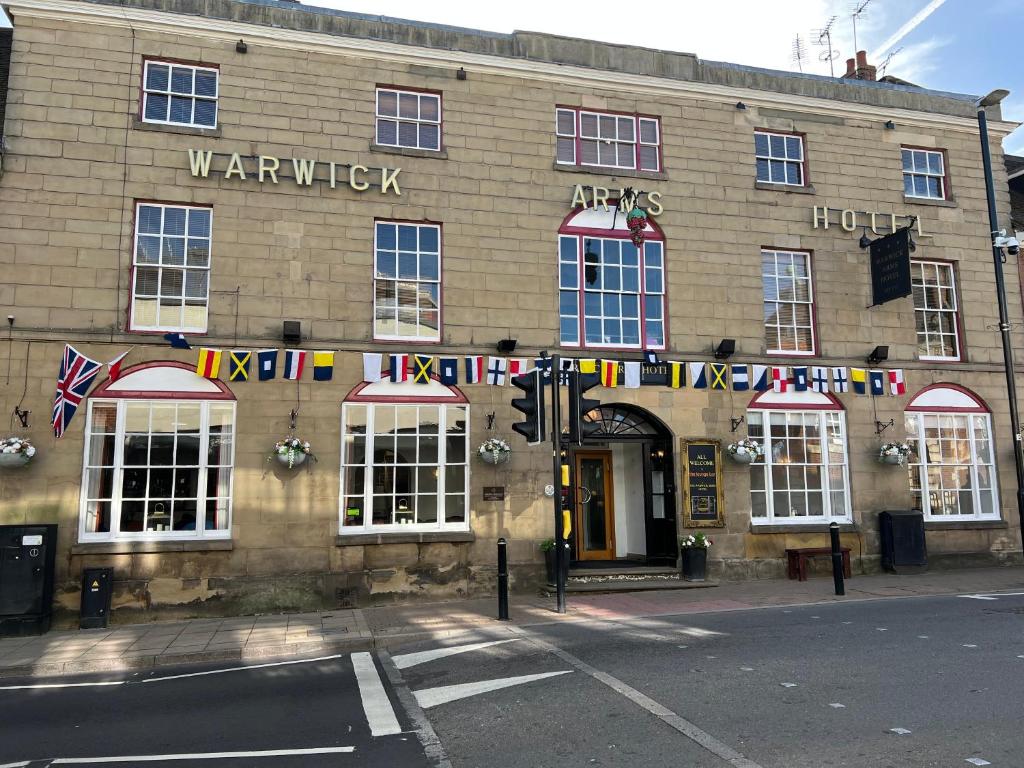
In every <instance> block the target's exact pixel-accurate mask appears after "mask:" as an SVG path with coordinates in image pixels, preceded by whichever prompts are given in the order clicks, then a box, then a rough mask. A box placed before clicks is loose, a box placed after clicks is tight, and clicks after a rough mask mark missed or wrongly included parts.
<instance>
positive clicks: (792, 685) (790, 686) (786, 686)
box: [779, 683, 796, 688]
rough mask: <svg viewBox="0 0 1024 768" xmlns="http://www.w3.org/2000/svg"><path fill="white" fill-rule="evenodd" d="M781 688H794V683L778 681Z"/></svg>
mask: <svg viewBox="0 0 1024 768" xmlns="http://www.w3.org/2000/svg"><path fill="white" fill-rule="evenodd" d="M779 685H781V686H782V687H783V688H796V683H779Z"/></svg>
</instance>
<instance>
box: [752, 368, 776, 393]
mask: <svg viewBox="0 0 1024 768" xmlns="http://www.w3.org/2000/svg"><path fill="white" fill-rule="evenodd" d="M753 378H754V391H755V392H767V391H768V390H769V389H771V386H772V377H771V372H770V371H769V369H768V366H767V365H755V366H754V376H753Z"/></svg>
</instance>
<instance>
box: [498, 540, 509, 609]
mask: <svg viewBox="0 0 1024 768" xmlns="http://www.w3.org/2000/svg"><path fill="white" fill-rule="evenodd" d="M507 550H508V542H506V541H505V539H504V538H501V539H498V620H499V621H508V551H507Z"/></svg>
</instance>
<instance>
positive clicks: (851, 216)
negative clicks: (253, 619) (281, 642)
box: [0, 0, 1024, 616]
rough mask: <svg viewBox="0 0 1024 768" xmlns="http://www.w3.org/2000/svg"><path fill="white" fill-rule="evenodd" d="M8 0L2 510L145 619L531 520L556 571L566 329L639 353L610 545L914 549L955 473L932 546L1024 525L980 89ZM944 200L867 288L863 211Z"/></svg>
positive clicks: (423, 556)
mask: <svg viewBox="0 0 1024 768" xmlns="http://www.w3.org/2000/svg"><path fill="white" fill-rule="evenodd" d="M5 8H6V10H7V12H8V15H9V16H10V18H11V20H12V22H13V35H12V37H11V40H12V45H11V47H10V51H9V53H5V51H6V49H5V48H4V45H3V39H4V38H3V36H2V35H0V54H3V55H7V56H8V57H9V71H10V75H9V83H8V84H7V87H6V89H5V91H4V94H5V98H4V99H3V100H2V101H0V115H3V145H2V147H3V158H2V163H3V165H2V176H0V263H2V264H3V269H4V278H3V280H0V307H2V308H5V309H6V314H7V315H10V318H9V327H8V328H7V329H6V330H7V333H6V338H0V375H2V379H0V382H2V387H0V405H2V408H3V409H4V412H5V413H9V414H12V434H16V435H25V436H27V437H29V438H31V439H32V441H33V442H34V444H35V446H36V448H37V454H36V455H35V457H34V458H33V459H32V461H31V462H30V463H28V464H27V465H26V466H24V467H21V468H16V469H11V468H6V469H0V499H2V506H0V523H44V522H45V523H57V524H58V525H59V551H58V566H57V568H58V587H59V588H58V596H57V600H58V602H59V604H60V605H61V606H62V607H63V608H65V609H67V610H68V611H69V612H73V611H75V610H76V609H77V605H78V589H79V586H78V585H79V581H80V578H81V573H82V570H83V568H86V567H90V566H113V568H114V574H115V587H116V590H115V608H116V609H117V611H119V612H120V613H121V615H123V616H129V615H131V611H132V610H133V609H137V610H146V609H161V610H164V611H166V612H168V613H173V612H179V613H188V614H195V613H202V612H214V613H232V612H252V611H269V610H277V609H304V608H306V609H308V608H315V607H324V606H336V605H347V604H353V603H356V602H367V601H380V600H393V599H400V598H405V597H416V596H428V597H429V596H451V595H470V594H483V593H486V592H488V591H490V590H492V589H493V588H494V583H495V558H496V553H495V543H496V540H497V539H498V537H501V536H504V537H505V538H507V539H508V541H509V547H510V561H511V563H512V572H513V578H514V581H515V583H516V584H517V585H519V586H520V587H524V586H528V585H530V584H534V583H537V582H538V581H539V580H540V578H541V575H542V572H543V565H542V562H543V558H542V556H541V552H540V548H539V545H540V544H541V542H542V541H543V540H544V539H546V538H547V537H549V536H551V535H552V533H553V530H552V528H553V524H552V501H551V499H550V498H549V497H548V496H547V495H546V489H545V486H546V485H547V484H549V483H551V482H552V473H551V449H550V446H548V445H538V446H534V447H528V446H527V445H526V443H525V441H524V440H523V439H521V438H520V436H519V435H517V434H514V433H513V432H512V429H511V425H512V423H513V422H514V421H516V420H517V419H518V418H519V414H518V412H516V411H514V410H513V409H512V407H511V405H510V401H511V399H512V398H513V397H514V396H516V395H518V394H519V390H517V389H515V388H514V387H512V386H510V385H509V379H510V377H511V376H512V375H513V374H514V373H516V372H523V371H526V370H530V369H532V368H533V367H534V366H535V361H536V360H537V358H538V357H542V355H541V353H542V352H547V353H551V354H559V355H562V356H563V357H567V358H570V359H572V360H575V361H577V362H576V363H574V365H576V366H579V367H582V368H585V369H591V368H593V369H594V370H596V371H600V372H601V373H602V376H603V381H604V384H605V385H606V386H604V387H598V388H596V389H594V390H591V392H590V396H596V397H597V399H599V400H600V402H601V406H600V408H599V409H597V410H595V411H593V412H592V413H590V414H588V416H587V418H588V420H589V421H590V422H591V423H595V424H598V425H599V429H598V430H597V432H596V434H594V435H593V436H591V437H590V438H588V440H587V442H586V444H585V445H583V446H578V447H576V448H572V449H570V450H568V452H567V457H566V461H567V463H569V464H570V466H571V467H572V470H573V473H574V480H573V487H574V489H575V491H574V494H573V495H574V500H573V503H574V505H575V506H574V509H575V512H574V530H575V533H574V535H573V539H572V546H573V557H574V558H575V559H578V560H593V559H600V560H624V559H630V560H644V561H649V562H662V563H674V562H675V560H676V557H677V555H678V543H677V538H678V536H679V535H681V534H682V533H683V532H684V531H686V532H688V531H691V530H694V529H695V528H696V527H697V526H703V529H704V530H707V531H708V532H710V534H711V537H712V538H713V540H714V546H713V548H712V550H711V566H712V575H717V576H720V577H726V578H731V577H737V578H754V577H764V576H777V575H780V574H782V573H783V572H784V568H785V556H784V552H785V549H786V548H788V547H795V546H816V545H821V544H824V543H825V542H826V541H827V527H828V524H829V523H831V522H833V521H834V522H838V523H839V524H840V526H841V530H842V539H843V542H844V544H845V545H846V546H849V547H850V548H851V550H852V555H853V560H854V568H855V570H858V569H859V570H872V569H877V568H878V564H879V536H878V513H879V512H880V511H882V510H885V509H901V508H912V507H918V508H920V509H922V510H923V513H924V518H925V528H926V535H927V545H928V553H929V558H930V562H931V564H932V566H933V567H941V566H943V565H952V566H966V565H973V564H978V565H981V564H990V563H1019V562H1021V539H1020V521H1019V520H1018V518H1017V514H1016V507H1015V504H1014V501H1013V500H1014V493H1015V491H1016V488H1015V487H1014V471H1013V467H1014V459H1013V454H1012V451H1013V450H1014V449H1015V446H1014V445H1013V444H1012V440H1011V438H1010V434H1009V432H1010V428H1009V425H1008V416H1007V405H1006V402H1007V401H1006V392H1005V377H1004V371H1003V362H1002V353H1001V347H1000V339H999V335H998V332H997V330H996V325H997V309H996V300H995V285H994V276H993V272H992V263H991V251H990V247H989V241H988V221H987V214H986V203H985V189H984V182H983V178H982V172H981V151H980V144H979V137H978V129H977V124H976V122H975V112H974V107H973V101H974V97H971V96H964V95H958V94H952V93H943V92H936V91H929V90H925V89H922V88H918V87H914V86H910V85H905V84H902V83H900V82H892V81H889V82H877V81H875V80H874V72H873V69H872V68H871V67H870V66H868V65H867V62H866V60H863V61H861V62H860V63H859V64H858V65H857V66H851V67H850V69H851V76H850V77H847V78H838V79H832V78H825V77H817V76H809V75H799V74H793V73H785V72H775V71H769V70H763V69H757V68H752V67H747V66H738V65H733V64H724V63H718V62H710V61H704V60H701V59H699V58H697V57H696V56H694V55H691V54H684V53H672V52H667V51H656V50H649V49H643V48H634V47H627V46H620V45H609V44H604V43H597V42H591V41H587V40H578V39H572V38H566V37H558V36H553V35H544V34H534V33H523V32H517V33H514V34H495V33H490V32H480V31H474V30H466V29H460V28H457V27H449V26H439V25H431V24H421V23H415V22H405V21H398V20H394V19H386V18H380V17H373V16H365V15H360V14H349V13H343V12H339V11H333V10H326V9H322V8H313V7H306V6H301V5H298V4H296V3H293V2H282V1H278V0H259V2H256V1H255V0H254V1H252V2H245V1H244V0H100V1H97V2H86V1H83V0H13V1H8V2H6V3H5ZM5 64H6V62H3V63H0V72H3V71H4V65H5ZM989 117H990V130H991V132H992V136H993V141H992V152H993V155H994V156H995V157H996V159H997V162H996V165H997V169H996V173H997V179H996V181H997V188H998V189H999V190H1000V193H999V196H998V205H999V210H1000V211H1002V212H1003V215H1004V216H1008V213H1009V209H1010V205H1009V197H1008V193H1007V191H1006V190H1007V183H1006V173H1005V169H1004V166H1003V163H1002V162H1001V159H1002V153H1001V151H1000V146H999V145H1000V140H1001V139H1002V137H1003V136H1005V135H1006V134H1007V133H1008V132H1009V131H1010V130H1012V128H1013V127H1014V125H1013V124H1011V123H1008V122H1005V121H1002V119H1001V117H1000V113H999V108H998V107H992V108H990V109H989ZM629 214H633V215H632V216H630V215H629ZM906 227H910V232H911V236H912V238H913V241H914V243H915V245H916V250H915V251H914V252H913V254H912V256H911V262H910V267H911V275H910V283H911V284H910V286H909V287H908V290H909V295H905V296H904V297H903V298H898V299H895V300H892V301H887V302H886V303H883V304H880V305H877V306H869V305H871V304H872V279H871V274H870V269H869V250H868V249H865V248H863V247H861V241H862V240H864V241H870V240H875V239H877V238H880V237H882V236H885V235H887V234H889V233H891V232H893V230H896V229H899V230H901V231H902V230H903V229H904V228H906ZM1011 268H1012V269H1014V270H1016V269H1017V257H1016V256H1012V255H1011V256H1008V264H1007V269H1008V270H1009V269H1011ZM883 287H884V286H883ZM1010 294H1011V295H1010V297H1009V301H1010V309H1011V312H1012V313H1013V314H1014V315H1015V316H1016V317H1018V318H1019V317H1021V296H1020V294H1019V292H1017V291H1011V292H1010ZM179 334H180V335H181V336H183V337H184V339H185V340H187V341H188V342H189V343H190V344H191V345H192V348H191V349H185V348H181V347H182V344H181V341H180V337H179ZM0 336H2V334H0ZM1014 341H1015V344H1016V349H1017V350H1018V360H1020V359H1022V358H1024V335H1022V333H1021V332H1020V327H1019V326H1016V327H1015V336H1014ZM171 342H173V345H172V343H171ZM499 342H501V343H502V345H501V347H500V350H501V351H499V347H498V345H499ZM512 342H515V343H514V345H513V343H512ZM730 342H731V343H730ZM66 345H70V347H71V349H69V350H68V351H67V352H65V350H66ZM876 348H877V350H876ZM716 350H717V352H718V358H716ZM730 350H731V353H730ZM873 351H877V352H879V353H880V354H875V355H873V356H872V353H873ZM124 352H127V356H126V357H125V358H124V359H123V360H121V361H120V362H119V363H115V364H114V365H113V366H107V363H110V362H112V361H115V360H116V359H117V358H118V356H120V355H121V354H122V353H124ZM886 352H887V355H886V354H885V353H886ZM303 353H304V354H303ZM869 357H872V359H871V360H870V361H868V360H867V358H869ZM94 362H95V363H98V364H99V365H98V367H97V368H96V369H95V373H96V376H95V379H94V380H92V381H90V380H89V379H90V376H91V373H92V372H94V371H93V368H92V364H93V363H94ZM62 365H64V367H65V368H66V369H67V370H68V371H69V373H68V375H67V376H66V380H65V384H64V385H63V391H64V395H63V397H64V400H65V403H64V404H63V405H62V406H61V407H60V409H59V414H58V416H59V423H58V426H63V435H62V436H61V437H60V438H59V439H57V438H56V437H55V436H54V431H53V430H52V429H51V426H50V420H51V419H50V416H51V411H52V410H53V404H54V397H55V375H56V374H57V372H58V370H59V368H60V367H61V366H62ZM111 368H113V375H111V371H110V369H111ZM76 380H77V384H76ZM765 385H767V389H765ZM76 390H78V391H76ZM85 390H88V394H87V395H84V392H85ZM858 390H863V391H864V392H865V394H860V393H859V392H858ZM872 392H873V393H874V394H872ZM83 395H84V396H83ZM79 400H80V403H79V404H78V407H77V413H75V414H74V415H73V418H70V419H69V417H70V416H71V411H72V407H73V406H74V405H75V404H76V403H78V402H79ZM26 411H27V412H29V413H28V414H27V415H26V413H25V412H26ZM15 412H16V413H15ZM17 414H20V415H17ZM19 419H24V423H25V424H27V425H28V426H26V427H24V428H22V427H19V426H18V425H19V424H20V423H21V422H20V421H19ZM290 435H291V436H295V437H298V438H300V439H301V440H303V441H308V442H309V443H310V445H311V449H312V451H313V453H314V454H315V456H316V459H317V461H314V460H313V459H307V460H306V461H305V462H304V463H303V464H302V465H300V466H297V467H289V466H286V465H285V464H283V463H281V461H279V460H278V459H277V458H275V457H274V456H271V452H272V450H273V449H274V445H275V441H278V440H281V439H283V438H285V437H286V436H290ZM747 437H749V438H750V439H751V440H753V441H755V442H756V443H757V444H758V446H759V448H760V450H759V451H758V454H759V455H758V456H757V457H756V460H755V461H754V462H753V463H751V464H743V463H740V462H738V461H731V460H728V457H727V455H726V454H727V451H726V450H724V449H725V448H726V446H727V445H729V444H730V443H733V442H735V441H737V440H739V439H740V438H747ZM489 438H501V439H504V440H506V441H508V443H509V444H510V445H511V447H512V453H511V457H510V460H508V461H507V462H503V463H497V464H490V463H488V462H486V461H484V460H483V457H481V456H480V455H479V454H478V450H477V449H478V447H479V446H480V445H481V444H482V443H483V442H484V441H485V440H487V439H489ZM903 440H907V441H909V442H910V444H911V446H912V448H913V450H912V452H911V454H910V456H909V457H908V462H907V465H906V466H901V465H890V464H883V463H880V461H879V460H878V454H879V447H880V445H881V444H882V443H883V442H887V441H903ZM268 456H270V458H271V460H270V461H268ZM702 468H703V471H701V470H702ZM69 615H70V614H69Z"/></svg>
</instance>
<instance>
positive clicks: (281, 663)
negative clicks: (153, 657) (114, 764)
mask: <svg viewBox="0 0 1024 768" xmlns="http://www.w3.org/2000/svg"><path fill="white" fill-rule="evenodd" d="M341 657H342V654H340V653H336V654H334V655H333V656H317V657H316V658H315V659H293V660H292V661H271V662H268V663H266V664H250V665H248V666H245V667H228V668H227V669H208V670H206V671H205V672H188V673H186V674H183V675H165V676H164V677H147V678H146V679H144V680H142V681H141V682H143V683H161V682H163V681H164V680H181V679H183V678H186V677H203V676H204V675H223V674H224V673H225V672H248V671H249V670H250V669H265V668H267V667H284V666H287V665H289V664H313V663H315V662H318V661H330V660H331V659H340V658H341Z"/></svg>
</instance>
